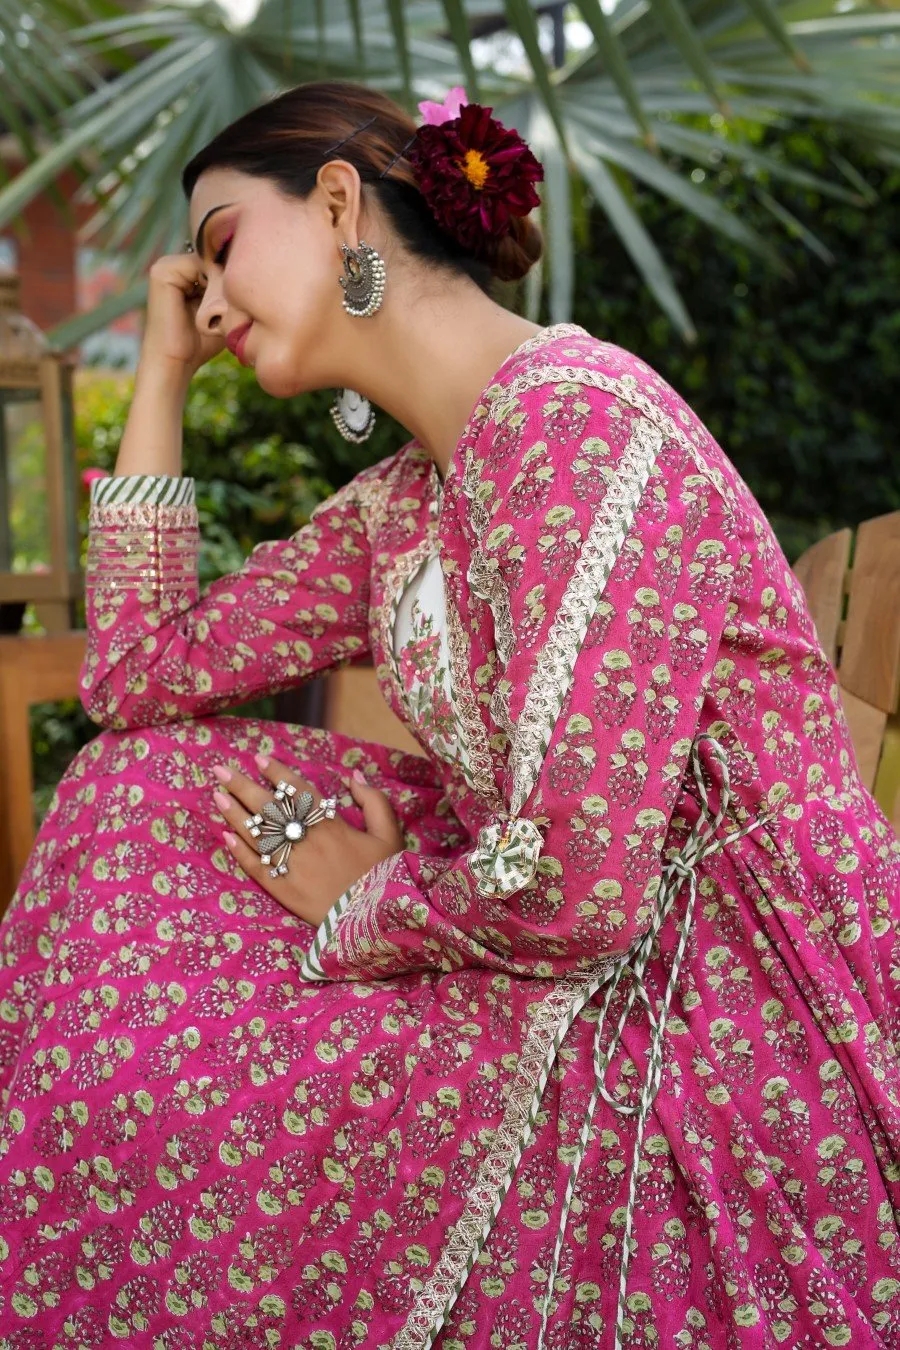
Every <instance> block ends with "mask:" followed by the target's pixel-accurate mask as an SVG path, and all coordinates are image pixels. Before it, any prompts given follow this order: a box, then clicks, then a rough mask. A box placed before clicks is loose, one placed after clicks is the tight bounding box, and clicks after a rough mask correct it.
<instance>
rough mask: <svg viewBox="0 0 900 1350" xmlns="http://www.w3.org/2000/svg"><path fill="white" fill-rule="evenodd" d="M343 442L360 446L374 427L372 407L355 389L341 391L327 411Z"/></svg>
mask: <svg viewBox="0 0 900 1350" xmlns="http://www.w3.org/2000/svg"><path fill="white" fill-rule="evenodd" d="M328 411H329V412H330V413H331V416H332V418H333V419H334V425H335V426H336V427H337V429H338V431H339V432H340V433H341V435H342V436H343V438H344V440H345V441H352V442H353V444H354V445H362V443H363V441H367V440H368V439H369V437H370V436H371V434H372V431H373V429H374V427H375V414H374V412H373V411H372V405H371V403H370V402H369V400H368V399H367V398H363V396H362V394H358V393H357V392H356V390H355V389H342V390H341V392H340V393H339V394H338V396H337V398H336V399H335V401H334V402H333V403H332V405H331V407H330V408H329V410H328Z"/></svg>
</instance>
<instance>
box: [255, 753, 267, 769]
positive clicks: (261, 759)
mask: <svg viewBox="0 0 900 1350" xmlns="http://www.w3.org/2000/svg"><path fill="white" fill-rule="evenodd" d="M253 758H254V759H255V760H256V762H257V764H258V765H259V767H260V768H261V769H267V768H268V767H269V756H268V755H254V756H253Z"/></svg>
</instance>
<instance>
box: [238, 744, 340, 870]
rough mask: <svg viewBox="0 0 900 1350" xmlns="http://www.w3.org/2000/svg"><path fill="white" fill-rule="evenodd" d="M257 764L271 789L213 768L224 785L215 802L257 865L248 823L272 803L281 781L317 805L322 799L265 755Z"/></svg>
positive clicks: (251, 780) (246, 778) (306, 784)
mask: <svg viewBox="0 0 900 1350" xmlns="http://www.w3.org/2000/svg"><path fill="white" fill-rule="evenodd" d="M256 762H257V764H258V765H259V767H260V769H262V771H263V773H264V774H265V775H266V777H267V778H268V779H269V782H270V784H271V787H263V786H262V785H261V784H259V783H256V782H254V780H253V779H252V778H248V777H247V775H246V774H245V773H241V771H240V769H233V768H229V767H228V766H227V765H224V764H216V765H214V766H213V770H212V771H213V774H214V775H215V777H216V778H217V779H218V780H219V782H220V783H221V784H222V787H221V788H219V790H218V791H216V792H214V793H213V801H214V802H215V804H216V807H217V808H218V810H219V811H221V813H222V815H223V817H224V819H225V823H226V825H227V826H228V829H229V831H230V832H231V833H232V834H234V835H236V836H237V837H238V839H239V840H241V841H242V842H243V843H244V844H245V845H246V847H247V848H248V849H249V850H250V856H251V857H253V858H255V859H256V861H257V863H258V861H259V855H258V848H257V844H256V836H255V835H253V834H252V833H251V831H250V827H249V825H248V820H249V819H250V817H251V816H255V815H258V814H259V813H260V812H261V811H262V808H263V807H264V806H265V804H266V803H267V802H271V800H272V793H273V789H274V788H276V787H277V786H278V784H279V783H280V782H286V783H290V784H291V785H292V786H293V787H295V788H296V790H297V793H300V792H308V793H309V794H310V796H311V797H312V799H313V805H314V806H315V805H317V804H318V802H319V801H320V800H321V794H320V793H319V792H317V791H316V789H315V788H314V787H313V786H312V784H311V783H307V782H306V781H305V780H304V779H302V778H299V777H298V776H297V774H295V773H292V772H291V770H290V769H288V768H287V766H286V765H284V764H279V763H278V762H277V761H276V760H269V759H268V758H267V757H266V756H265V755H257V756H256ZM322 823H323V824H324V823H325V822H322ZM226 842H227V841H226ZM229 847H231V845H230V844H229ZM232 851H234V850H232ZM235 856H237V855H235ZM239 861H240V860H239ZM241 866H242V867H244V870H245V871H246V870H247V869H246V867H245V865H244V863H241Z"/></svg>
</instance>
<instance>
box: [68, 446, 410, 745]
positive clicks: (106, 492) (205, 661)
mask: <svg viewBox="0 0 900 1350" xmlns="http://www.w3.org/2000/svg"><path fill="white" fill-rule="evenodd" d="M386 464H387V461H383V462H382V463H381V464H380V465H376V466H375V467H374V469H368V470H366V471H365V472H364V473H363V474H360V475H359V476H358V477H357V478H356V479H354V480H353V482H352V483H350V484H348V486H347V487H345V488H343V489H342V490H341V491H339V492H338V493H336V494H335V495H334V496H333V497H331V498H330V499H329V500H328V501H326V502H324V503H322V505H321V506H319V507H318V508H317V509H316V511H315V512H314V513H313V516H312V518H311V519H310V521H309V523H308V524H307V525H305V526H304V527H303V528H302V529H300V530H299V531H298V532H297V533H296V534H294V535H293V536H292V537H291V538H290V539H286V540H279V541H274V542H271V543H265V544H260V545H259V546H258V547H257V548H255V549H254V550H253V552H252V553H251V554H250V556H249V558H248V559H247V561H246V563H245V564H244V566H243V567H242V568H241V570H240V571H239V572H237V573H234V574H233V575H231V576H227V577H222V578H220V579H219V580H218V581H216V582H214V583H213V584H212V585H211V586H210V587H208V589H207V590H206V592H205V593H204V594H203V595H202V596H201V595H200V594H199V583H198V574H197V561H198V552H199V534H198V525H197V509H196V505H195V499H194V484H193V481H192V480H191V479H189V478H171V477H165V476H162V475H160V476H150V475H135V476H129V477H125V476H123V477H121V478H115V477H113V478H103V479H98V480H96V481H95V482H94V483H92V485H91V509H90V526H89V542H88V560H87V569H86V592H87V627H88V648H87V653H86V656H85V661H84V665H83V668H82V674H81V698H82V702H83V704H84V707H85V709H86V711H87V712H88V714H89V716H90V717H91V718H92V719H93V720H94V721H95V722H97V723H99V725H101V726H104V727H109V728H113V729H116V730H121V729H124V728H127V727H138V726H149V725H152V724H158V723H162V722H170V721H173V720H176V719H180V718H185V717H202V716H206V715H208V714H210V713H214V712H218V711H220V710H221V709H223V708H227V707H233V706H234V705H236V704H238V703H242V702H245V701H247V700H248V699H251V698H255V697H260V696H262V695H265V694H272V693H277V692H278V691H279V690H282V689H286V688H289V687H291V686H293V685H296V684H299V683H301V682H302V681H303V680H305V679H307V678H309V677H311V676H312V675H314V674H315V673H316V672H318V671H320V670H325V669H329V668H332V667H334V666H337V665H340V664H341V663H343V662H346V661H348V660H353V659H355V658H359V657H362V656H364V655H365V653H366V652H367V650H368V608H369V606H368V594H369V568H370V550H369V542H368V536H367V531H366V518H367V511H368V508H369V505H370V503H371V501H372V499H373V494H377V493H378V492H379V490H380V488H381V486H382V482H383V475H384V471H385V465H386Z"/></svg>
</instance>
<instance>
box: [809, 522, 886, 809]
mask: <svg viewBox="0 0 900 1350" xmlns="http://www.w3.org/2000/svg"><path fill="white" fill-rule="evenodd" d="M794 572H795V574H796V576H797V579H798V580H799V582H800V584H801V586H802V587H803V590H804V592H805V593H806V598H807V602H808V604H809V608H810V612H811V613H812V617H813V622H814V623H815V625H816V632H817V633H818V635H819V641H820V642H821V643H822V646H823V647H824V649H825V651H826V653H827V655H828V657H829V659H830V660H831V661H832V663H833V665H834V666H835V669H836V670H837V673H838V681H839V683H840V687H841V698H842V700H843V704H844V711H845V713H846V715H847V723H848V725H849V727H850V735H851V737H852V739H853V745H854V748H855V750H856V758H857V762H858V764H859V771H860V776H861V778H862V780H863V782H864V784H865V785H866V787H867V788H868V789H869V791H870V792H872V793H873V795H874V797H875V799H876V800H877V802H878V804H879V805H880V806H881V808H882V810H883V811H884V813H885V815H886V816H887V817H888V819H889V820H890V821H891V822H892V824H893V826H894V828H895V830H897V832H898V834H900V511H894V512H892V513H891V514H890V515H886V516H877V517H876V518H875V519H874V520H867V521H865V522H864V523H863V524H862V525H860V526H859V528H858V529H857V531H856V538H855V541H854V538H853V533H852V531H851V530H838V531H837V532H836V533H835V534H829V535H828V536H827V537H826V538H825V539H820V540H819V542H818V543H817V544H813V546H812V548H808V549H807V550H806V552H805V553H804V554H802V556H801V557H799V558H798V559H797V561H796V562H795V564H794Z"/></svg>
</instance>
